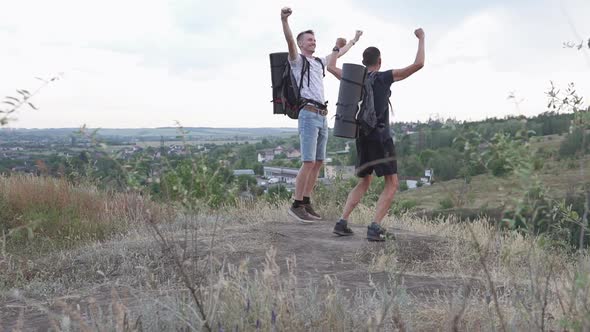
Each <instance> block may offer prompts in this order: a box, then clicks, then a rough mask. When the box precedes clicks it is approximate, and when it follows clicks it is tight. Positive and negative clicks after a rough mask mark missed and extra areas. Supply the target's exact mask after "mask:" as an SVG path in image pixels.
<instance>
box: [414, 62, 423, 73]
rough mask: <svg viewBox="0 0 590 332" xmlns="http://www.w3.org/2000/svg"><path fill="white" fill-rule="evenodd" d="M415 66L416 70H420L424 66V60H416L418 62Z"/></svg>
mask: <svg viewBox="0 0 590 332" xmlns="http://www.w3.org/2000/svg"><path fill="white" fill-rule="evenodd" d="M415 66H416V71H418V70H420V69H422V68H424V61H419V62H416V63H415Z"/></svg>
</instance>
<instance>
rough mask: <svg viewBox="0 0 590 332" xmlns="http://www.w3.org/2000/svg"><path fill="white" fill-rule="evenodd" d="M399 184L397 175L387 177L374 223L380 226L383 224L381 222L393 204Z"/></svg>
mask: <svg viewBox="0 0 590 332" xmlns="http://www.w3.org/2000/svg"><path fill="white" fill-rule="evenodd" d="M397 182H398V180H397V174H394V175H385V188H383V192H381V195H379V200H378V201H377V210H376V211H375V220H374V221H375V222H376V223H377V224H379V225H380V224H381V220H383V218H384V217H385V216H386V215H387V212H388V211H389V207H390V206H391V202H393V198H394V197H395V192H396V191H397Z"/></svg>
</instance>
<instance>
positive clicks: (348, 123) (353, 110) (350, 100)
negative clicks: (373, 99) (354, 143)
mask: <svg viewBox="0 0 590 332" xmlns="http://www.w3.org/2000/svg"><path fill="white" fill-rule="evenodd" d="M366 74H367V68H366V67H365V66H361V65H357V64H353V63H345V64H343V65H342V78H341V79H340V90H339V91H338V103H336V116H335V121H334V136H336V137H345V138H356V137H357V136H358V123H357V120H356V115H357V112H358V110H359V102H360V101H361V98H362V92H363V84H364V83H365V76H366Z"/></svg>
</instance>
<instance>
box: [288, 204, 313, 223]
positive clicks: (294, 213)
mask: <svg viewBox="0 0 590 332" xmlns="http://www.w3.org/2000/svg"><path fill="white" fill-rule="evenodd" d="M289 215H290V216H291V217H293V218H295V219H297V221H299V222H302V223H304V224H312V223H313V222H315V219H313V218H312V217H311V216H310V215H309V213H307V211H306V210H305V206H303V205H300V206H298V207H296V208H294V207H293V206H291V207H290V208H289Z"/></svg>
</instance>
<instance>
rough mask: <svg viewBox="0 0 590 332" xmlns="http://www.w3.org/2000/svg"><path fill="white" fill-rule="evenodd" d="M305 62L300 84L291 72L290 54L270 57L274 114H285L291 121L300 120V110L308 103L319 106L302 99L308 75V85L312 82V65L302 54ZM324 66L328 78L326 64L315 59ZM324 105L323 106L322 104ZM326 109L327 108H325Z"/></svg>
mask: <svg viewBox="0 0 590 332" xmlns="http://www.w3.org/2000/svg"><path fill="white" fill-rule="evenodd" d="M300 56H301V59H302V60H303V66H302V67H301V78H300V80H299V83H297V82H296V81H295V77H294V75H293V73H292V72H291V65H290V64H289V60H288V57H289V53H287V52H281V53H272V54H271V55H270V62H271V74H272V79H273V85H272V92H273V93H272V94H273V100H272V103H273V108H274V110H273V113H274V114H285V115H287V116H288V117H290V118H291V119H298V118H299V110H300V109H301V108H302V107H303V106H304V105H305V104H307V103H309V102H311V103H313V104H318V103H317V102H315V101H312V100H308V99H305V98H302V97H301V87H302V86H303V84H304V81H303V78H304V77H305V74H307V84H308V86H309V82H310V63H309V61H308V60H307V58H306V57H305V56H304V55H303V54H300ZM314 59H315V60H316V61H318V62H319V63H320V64H321V65H322V72H323V75H324V76H326V71H325V67H324V63H323V62H322V60H320V58H316V57H314ZM320 105H323V104H320ZM324 107H325V106H324Z"/></svg>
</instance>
